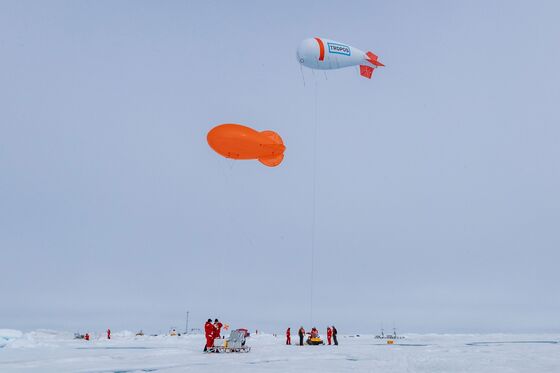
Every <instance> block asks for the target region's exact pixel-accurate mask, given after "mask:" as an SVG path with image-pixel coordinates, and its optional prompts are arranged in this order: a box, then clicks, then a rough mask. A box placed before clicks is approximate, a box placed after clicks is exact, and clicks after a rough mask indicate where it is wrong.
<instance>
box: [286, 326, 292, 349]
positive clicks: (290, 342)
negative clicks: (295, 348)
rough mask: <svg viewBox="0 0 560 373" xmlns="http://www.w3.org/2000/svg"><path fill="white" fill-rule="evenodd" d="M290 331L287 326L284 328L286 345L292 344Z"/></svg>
mask: <svg viewBox="0 0 560 373" xmlns="http://www.w3.org/2000/svg"><path fill="white" fill-rule="evenodd" d="M291 334H292V332H291V331H290V328H288V330H286V344H287V345H291V344H292V337H291Z"/></svg>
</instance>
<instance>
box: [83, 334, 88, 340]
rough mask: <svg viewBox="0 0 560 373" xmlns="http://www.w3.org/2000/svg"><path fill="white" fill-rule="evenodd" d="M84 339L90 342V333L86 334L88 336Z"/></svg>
mask: <svg viewBox="0 0 560 373" xmlns="http://www.w3.org/2000/svg"><path fill="white" fill-rule="evenodd" d="M84 339H85V340H86V341H89V333H86V335H85V336H84Z"/></svg>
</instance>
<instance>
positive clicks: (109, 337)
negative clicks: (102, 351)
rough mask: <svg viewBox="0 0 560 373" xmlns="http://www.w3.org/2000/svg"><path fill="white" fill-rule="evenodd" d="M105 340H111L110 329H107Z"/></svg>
mask: <svg viewBox="0 0 560 373" xmlns="http://www.w3.org/2000/svg"><path fill="white" fill-rule="evenodd" d="M107 339H111V329H107Z"/></svg>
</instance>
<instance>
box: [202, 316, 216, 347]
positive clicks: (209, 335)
mask: <svg viewBox="0 0 560 373" xmlns="http://www.w3.org/2000/svg"><path fill="white" fill-rule="evenodd" d="M215 333H216V328H215V327H214V324H212V319H208V321H206V324H204V335H205V336H206V345H205V346H204V351H205V352H206V351H208V349H209V348H211V347H212V346H214V335H215Z"/></svg>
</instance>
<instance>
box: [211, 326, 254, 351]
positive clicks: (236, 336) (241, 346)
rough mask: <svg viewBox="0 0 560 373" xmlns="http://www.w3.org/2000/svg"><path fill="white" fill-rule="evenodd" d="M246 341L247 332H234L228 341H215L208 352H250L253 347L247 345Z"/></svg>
mask: <svg viewBox="0 0 560 373" xmlns="http://www.w3.org/2000/svg"><path fill="white" fill-rule="evenodd" d="M246 341H247V340H246V338H245V331H243V330H239V329H238V330H234V331H232V332H231V333H230V335H229V337H228V338H226V339H219V338H218V339H215V340H214V346H212V347H210V348H209V349H208V352H249V351H251V347H249V346H246V345H245V343H246Z"/></svg>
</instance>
